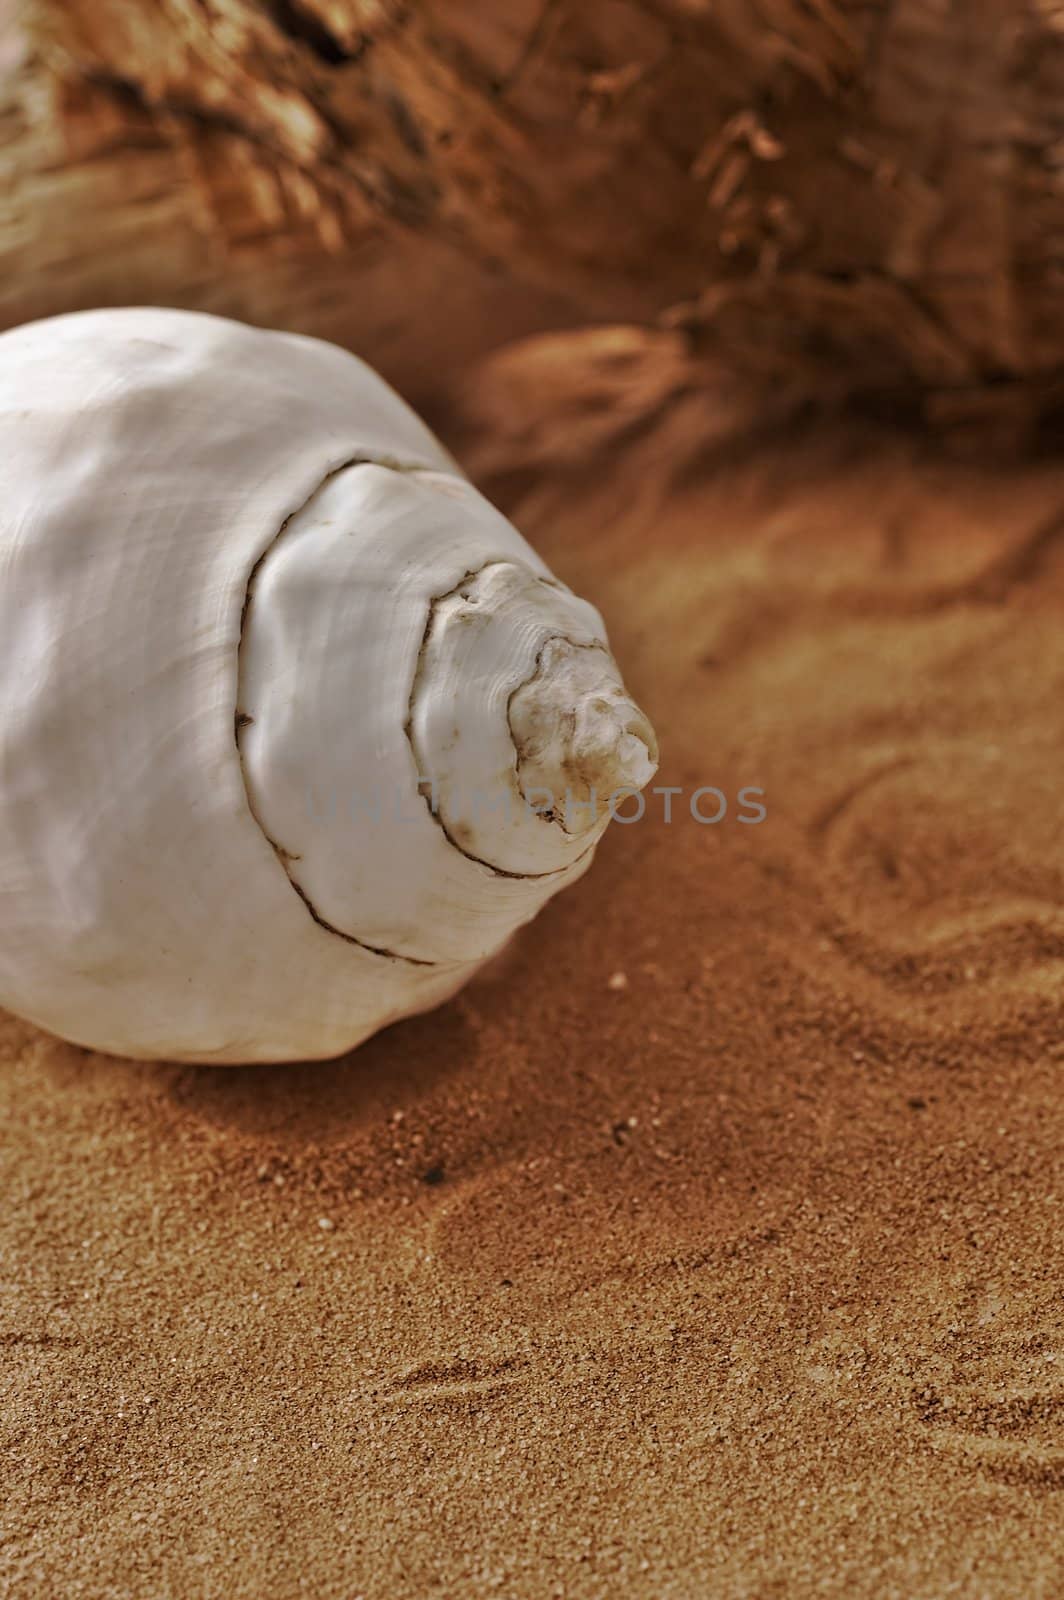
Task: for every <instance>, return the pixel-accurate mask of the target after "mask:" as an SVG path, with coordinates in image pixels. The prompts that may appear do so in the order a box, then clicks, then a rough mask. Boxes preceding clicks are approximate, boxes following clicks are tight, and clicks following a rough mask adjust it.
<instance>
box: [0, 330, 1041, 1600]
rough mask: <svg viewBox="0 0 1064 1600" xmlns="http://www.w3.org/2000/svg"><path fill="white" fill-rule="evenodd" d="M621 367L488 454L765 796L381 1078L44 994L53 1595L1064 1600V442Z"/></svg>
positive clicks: (530, 364)
mask: <svg viewBox="0 0 1064 1600" xmlns="http://www.w3.org/2000/svg"><path fill="white" fill-rule="evenodd" d="M544 352H545V353H544ZM586 357H587V365H588V367H589V369H590V370H591V371H592V372H593V374H595V375H596V376H595V382H594V383H592V384H590V386H589V385H587V384H583V385H581V384H576V383H574V385H573V393H572V394H571V395H567V394H566V392H565V381H567V380H565V379H564V378H563V377H562V376H558V374H557V373H555V377H556V378H557V383H556V385H555V387H556V389H557V394H556V396H555V399H554V402H553V404H554V408H555V409H554V411H553V412H551V413H550V414H549V415H548V411H547V410H545V409H544V407H545V404H546V403H545V401H544V399H543V395H544V392H545V389H544V385H546V389H547V390H549V389H550V388H551V383H552V381H553V380H552V379H551V372H552V362H555V363H556V362H557V359H558V352H557V351H554V352H553V353H552V349H551V346H550V344H549V342H548V344H547V345H546V346H545V347H542V348H539V349H538V350H537V351H535V352H533V353H532V355H531V356H530V357H528V358H527V360H526V361H525V364H524V366H522V365H521V362H520V361H511V363H510V365H509V366H508V365H507V363H506V362H505V361H504V362H502V363H501V364H497V365H496V366H495V367H494V368H492V369H489V371H488V372H487V373H486V374H485V375H484V378H483V380H482V384H481V386H480V388H479V389H478V390H477V391H476V395H475V400H476V405H479V406H480V407H481V411H482V412H483V411H485V410H486V411H487V412H490V413H492V414H493V415H494V416H495V419H496V425H495V427H494V429H493V431H492V433H491V435H490V437H488V436H484V437H480V438H479V439H478V437H477V434H476V429H475V425H474V428H473V431H472V432H470V431H469V430H468V429H467V430H466V432H465V433H463V434H461V435H459V434H458V433H456V434H455V437H456V438H457V439H458V440H459V447H460V448H461V449H462V450H463V452H464V454H465V456H466V459H467V460H469V461H470V462H471V463H472V465H473V467H474V469H475V470H477V471H478V472H479V473H480V474H481V476H482V481H484V483H485V485H486V487H487V489H488V491H489V492H491V493H492V494H493V495H494V496H495V497H496V498H497V499H499V500H500V502H501V503H503V504H504V505H505V506H506V508H507V509H508V510H510V511H511V513H512V514H514V515H515V516H516V517H517V518H519V520H520V522H521V524H522V526H523V528H524V529H525V530H526V531H527V532H528V533H529V535H530V536H531V537H532V538H533V539H534V540H535V542H536V543H537V545H538V546H539V548H540V549H541V550H542V551H543V553H544V554H545V556H546V557H547V558H548V560H550V561H551V563H552V564H553V565H554V566H555V568H556V570H557V571H558V572H559V573H560V574H561V575H562V576H563V577H565V578H566V579H567V580H568V581H569V582H570V583H571V584H572V585H573V586H574V587H576V588H578V589H580V590H581V591H583V592H585V593H587V594H588V595H589V596H590V597H591V598H592V599H594V600H595V601H596V602H597V603H598V604H599V605H600V606H601V607H602V608H603V610H604V611H605V613H606V615H607V616H608V618H609V619H610V622H611V635H612V638H613V642H614V645H615V648H616V651H617V654H618V656H619V657H620V659H621V660H622V662H623V663H624V665H625V668H626V675H627V677H628V680H629V682H630V684H631V686H632V688H633V690H634V691H635V693H636V694H637V696H638V698H640V700H641V701H642V702H643V703H644V704H645V706H646V707H647V709H648V711H649V712H650V713H651V714H652V716H653V717H654V720H655V722H656V723H657V726H658V729H659V731H660V734H661V739H662V746H663V752H664V764H663V770H662V774H661V777H660V779H659V781H660V782H661V783H668V784H672V785H677V786H680V787H682V788H683V789H684V791H685V799H686V796H689V794H690V792H691V790H692V789H694V788H697V787H698V786H700V785H714V786H716V787H718V788H720V789H721V790H723V791H724V792H725V794H726V795H727V796H728V797H729V799H730V801H731V805H730V809H729V815H728V816H727V818H725V819H724V820H723V821H722V822H721V823H720V824H718V825H716V826H709V825H700V824H698V823H696V822H694V821H693V820H692V818H691V816H690V812H689V810H685V803H684V802H683V801H681V802H674V805H675V811H674V816H673V821H672V822H671V823H670V824H666V823H665V822H664V820H663V817H662V812H661V801H660V800H655V801H654V803H653V806H652V807H651V808H650V809H649V810H648V815H647V817H646V818H645V819H644V820H643V821H642V822H640V823H639V824H635V825H631V826H628V827H616V828H614V829H612V830H611V833H610V835H609V836H608V838H607V840H606V841H605V843H604V845H603V846H602V848H601V851H600V856H599V860H598V861H597V863H596V865H595V868H594V870H593V871H592V873H591V874H590V875H589V876H588V877H587V878H585V879H584V880H583V882H582V883H581V884H580V885H578V886H577V887H576V888H574V889H573V890H571V891H570V892H568V893H567V894H566V895H564V896H562V897H561V898H560V899H559V900H558V901H556V902H555V903H554V904H553V905H551V906H550V907H549V908H548V910H547V911H546V912H545V913H544V914H543V916H542V917H541V918H540V919H539V920H538V921H537V922H536V924H535V925H534V926H533V927H532V928H531V929H529V930H528V931H527V932H526V933H525V934H524V935H523V936H522V937H521V938H520V939H519V940H518V941H517V942H516V943H515V945H514V946H512V947H511V949H510V950H509V951H508V952H507V953H506V954H505V955H504V956H503V957H502V958H500V960H499V961H498V962H497V963H496V964H495V966H494V967H493V968H492V969H491V970H490V971H489V972H487V973H486V974H485V975H484V977H483V978H482V979H481V980H480V981H478V982H477V983H476V984H475V985H474V986H472V987H471V988H469V989H468V990H466V991H465V992H464V993H463V994H462V995H461V996H460V997H459V998H458V999H457V1000H456V1001H455V1002H454V1003H453V1004H451V1005H450V1006H448V1007H447V1008H445V1009H444V1010H442V1011H440V1012H438V1013H436V1014H434V1015H432V1016H428V1017H424V1018H420V1019H418V1020H415V1021H412V1022H409V1023H406V1024H403V1025H401V1026H398V1027H395V1028H393V1029H391V1030H390V1031H389V1032H387V1033H386V1034H384V1035H382V1036H380V1037H378V1038H377V1039H375V1040H374V1041H372V1042H371V1043H369V1044H368V1045H367V1046H366V1047H364V1048H363V1049H362V1050H360V1051H359V1052H357V1053H356V1054H355V1055H354V1056H352V1057H351V1058H349V1059H346V1060H343V1061H339V1062H335V1063H330V1064H326V1065H322V1066H307V1065H302V1066H300V1065H294V1066H291V1067H277V1068H247V1069H245V1068H236V1069H190V1068H179V1067H174V1066H172V1065H160V1064H146V1065H136V1064H130V1063H121V1062H115V1061H112V1060H108V1059H105V1058H102V1057H96V1056H91V1055H89V1054H87V1053H85V1052H83V1051H81V1050H78V1049H75V1048H73V1047H71V1046H68V1045H65V1044H61V1043H58V1042H55V1041H54V1040H51V1039H49V1038H46V1037H43V1036H42V1035H39V1034H37V1033H35V1032H34V1031H33V1030H32V1029H31V1028H29V1027H28V1026H26V1025H23V1024H21V1023H19V1022H17V1021H15V1020H6V1021H4V1022H3V1024H2V1032H0V1054H2V1063H0V1093H2V1097H3V1100H2V1104H3V1119H4V1128H5V1135H4V1139H3V1166H4V1176H3V1193H4V1196H5V1201H6V1203H5V1206H4V1209H3V1215H2V1218H0V1248H2V1254H3V1273H2V1277H3V1298H2V1303H0V1345H2V1371H3V1413H2V1414H3V1426H4V1440H5V1445H6V1448H7V1450H8V1451H9V1452H10V1458H11V1466H10V1468H9V1470H8V1472H7V1475H6V1489H5V1504H4V1508H3V1512H2V1524H3V1544H2V1549H0V1574H2V1580H0V1588H2V1593H3V1594H4V1595H9V1594H10V1595H12V1596H15V1595H18V1596H20V1597H21V1596H34V1597H35V1596H42V1597H43V1596H48V1597H52V1596H70V1597H74V1596H93V1597H97V1596H99V1597H103V1596H107V1597H110V1596H115V1597H119V1596H136V1597H137V1600H146V1597H156V1596H158V1597H162V1596H167V1597H169V1596H175V1597H176V1596H182V1597H183V1596H212V1597H213V1596H219V1597H222V1596H224V1597H226V1600H230V1597H234V1600H235V1597H245V1596H247V1597H254V1600H284V1597H288V1596H313V1597H314V1600H356V1597H359V1596H361V1597H364V1600H407V1597H409V1600H430V1597H437V1596H438V1597H456V1600H460V1597H461V1600H464V1597H480V1596H492V1597H494V1596H502V1597H509V1596H512V1597H515V1600H518V1597H519V1600H549V1597H565V1600H590V1597H600V1596H601V1597H606V1596H609V1597H614V1596H634V1597H638V1600H644V1597H645V1600H652V1597H653V1600H658V1597H661V1600H666V1597H669V1600H677V1597H682V1600H704V1597H732V1596H735V1597H739V1596H743V1597H750V1600H754V1597H756V1600H769V1597H777V1596H778V1597H788V1600H790V1597H794V1596H796V1597H802V1596H806V1595H818V1596H823V1595H827V1596H839V1597H843V1596H845V1597H848V1600H849V1597H854V1600H861V1597H865V1596H867V1597H869V1600H873V1597H874V1600H889V1597H895V1596H896V1597H899V1600H921V1597H927V1600H942V1597H946V1596H964V1597H966V1600H968V1597H970V1600H984V1597H986V1600H997V1597H1001V1600H1006V1597H1007V1600H1017V1597H1023V1600H1036V1597H1050V1596H1056V1595H1059V1594H1060V1593H1061V1592H1062V1584H1064V1578H1062V1575H1061V1574H1062V1557H1064V1524H1062V1516H1061V1503H1062V1496H1061V1490H1062V1489H1064V1439H1062V1430H1061V1419H1062V1415H1064V1371H1062V1363H1064V1353H1062V1351H1061V1321H1062V1315H1061V1308H1062V1304H1064V1301H1062V1295H1061V1290H1062V1278H1064V1274H1062V1267H1061V1235H1062V1228H1061V1220H1062V1215H1064V1172H1062V1162H1061V1144H1062V1140H1061V1131H1062V1122H1061V1113H1060V1073H1061V1066H1062V1057H1064V1042H1062V1027H1061V998H1062V992H1064V991H1062V979H1064V858H1062V851H1061V824H1062V820H1064V818H1062V811H1064V802H1062V795H1064V754H1062V748H1061V722H1062V707H1064V647H1062V631H1061V630H1062V622H1064V535H1061V534H1060V528H1061V525H1062V524H1061V521H1060V520H1059V519H1061V517H1062V514H1064V468H1061V467H1060V466H1050V465H1046V466H1042V467H1036V468H1030V469H1028V470H1027V471H1025V472H1023V473H1019V472H1016V473H1012V474H1009V475H1007V476H1006V475H1002V474H998V475H991V474H989V473H987V472H985V471H983V470H982V469H981V468H980V467H979V466H978V465H977V464H957V463H953V464H951V463H946V462H942V461H939V460H936V459H935V458H934V457H933V456H931V455H930V454H927V453H925V452H922V451H921V450H919V449H918V448H914V447H912V446H910V445H908V444H906V443H904V442H902V441H901V440H900V439H897V440H894V439H886V440H876V439H874V438H872V437H871V436H866V435H864V434H862V433H861V432H860V431H858V430H856V429H854V430H853V431H852V432H851V431H847V432H846V433H845V434H839V433H836V434H835V435H834V436H833V437H831V438H829V439H819V438H817V437H816V436H812V437H809V438H797V437H795V436H791V437H789V438H783V439H772V438H771V437H768V438H760V439H758V440H757V441H756V442H750V441H747V442H743V441H742V440H735V439H731V440H729V439H728V438H727V437H726V435H727V431H728V430H727V427H726V426H725V425H724V424H723V423H722V421H721V418H720V416H719V415H717V416H715V415H714V414H713V412H712V408H711V407H710V406H709V402H708V401H706V400H705V399H696V398H694V397H692V396H690V395H685V393H684V383H683V379H682V375H678V373H677V372H676V371H672V372H671V375H670V369H669V368H668V361H669V359H671V358H669V357H668V355H667V352H665V353H663V352H662V350H661V349H654V348H653V347H652V345H648V346H647V347H646V349H643V347H642V346H641V344H640V342H639V341H638V340H633V341H632V342H631V344H630V346H627V345H626V344H625V342H624V340H623V339H622V338H620V336H617V337H616V338H615V339H614V342H613V343H612V344H611V342H610V339H609V338H603V339H602V340H601V341H600V342H599V344H598V345H597V346H596V345H595V344H594V342H592V344H591V346H589V350H588V352H586ZM568 370H569V368H568V367H567V368H566V371H568ZM545 374H546V377H545V376H544V375H545ZM600 380H601V381H600ZM648 395H649V396H650V397H651V400H652V402H653V403H650V401H648ZM537 408H539V409H537ZM475 411H476V406H474V408H473V412H472V413H470V414H475ZM511 419H512V420H511ZM445 420H446V419H445ZM452 420H453V419H452ZM714 441H716V442H714ZM1055 519H1058V520H1055ZM744 786H756V787H759V788H761V789H763V790H764V796H765V799H764V803H765V806H766V808H767V817H766V819H765V821H764V822H763V823H761V824H759V825H750V824H742V823H740V822H739V821H738V820H737V818H736V816H735V796H737V794H738V791H739V789H740V788H742V787H744ZM706 810H707V811H709V813H710V814H712V802H711V801H710V802H706Z"/></svg>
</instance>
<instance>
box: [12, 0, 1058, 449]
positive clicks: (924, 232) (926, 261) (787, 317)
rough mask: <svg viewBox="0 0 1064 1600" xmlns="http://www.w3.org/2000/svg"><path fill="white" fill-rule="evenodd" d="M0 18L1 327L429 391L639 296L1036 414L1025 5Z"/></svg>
mask: <svg viewBox="0 0 1064 1600" xmlns="http://www.w3.org/2000/svg"><path fill="white" fill-rule="evenodd" d="M3 3H4V0H0V6H2V4H3ZM6 4H7V7H8V13H9V14H8V20H7V23H6V25H5V27H4V29H3V35H2V41H3V42H2V44H0V80H2V87H0V140H2V147H3V154H2V158H0V159H2V162H3V184H2V190H0V269H2V287H0V316H2V318H3V320H5V321H7V322H11V321H15V320H18V319H20V318H23V317H25V316H27V315H37V314H41V313H43V312H48V311H52V310H55V309H57V308H59V307H62V306H66V305H71V304H84V303H89V302H97V303H98V302H101V301H103V302H109V301H115V300H130V299H146V298H150V299H156V300H164V301H169V302H175V303H188V304H197V305H203V306H207V307H211V308H215V309H220V310H226V311H229V312H233V313H236V314H239V315H242V316H246V317H249V318H251V319H252V320H259V321H269V322H273V323H278V324H288V325H293V326H299V327H302V328H307V329H309V330H310V331H315V332H322V333H326V334H328V335H329V336H331V337H334V338H340V339H343V340H344V341H345V342H347V343H351V344H355V345H357V346H359V347H360V348H362V349H363V350H365V351H366V353H367V354H369V355H370V356H371V357H373V358H374V359H376V360H378V361H380V362H382V364H383V365H384V366H385V367H386V369H389V370H391V371H392V372H393V374H401V375H406V376H408V377H409V376H414V377H415V380H416V381H420V383H421V384H422V385H423V386H424V384H425V383H426V382H427V380H428V378H429V377H430V376H431V373H432V371H433V370H439V369H440V368H441V367H445V366H449V365H452V364H453V363H455V362H458V361H462V360H464V359H466V358H468V357H470V356H472V355H475V354H478V353H480V352H481V351H483V350H484V349H486V348H489V347H491V346H492V345H493V344H495V343H497V342H498V341H499V339H500V338H502V337H503V336H504V335H509V334H512V333H514V332H522V331H527V330H528V329H531V328H535V327H543V326H547V325H554V326H559V325H565V324H566V323H568V322H576V321H586V320H588V319H594V320H604V319H605V320H611V319H628V318H631V319H635V320H651V319H654V318H663V319H664V320H665V321H666V323H667V324H669V325H672V326H674V327H677V328H680V329H682V330H684V331H685V332H686V333H687V334H688V335H689V337H690V339H691V341H692V343H693V344H694V345H695V346H696V347H698V348H699V349H704V350H706V351H708V352H711V353H712V354H713V355H714V357H715V358H719V357H724V358H726V359H727V360H728V361H730V362H731V363H732V364H733V365H734V367H735V369H736V370H737V371H740V372H742V373H744V374H746V375H754V376H755V377H759V378H762V377H763V378H764V379H766V380H767V381H769V382H770V383H771V384H772V385H773V386H775V387H777V388H778V387H779V385H780V384H781V383H782V384H783V385H785V386H787V387H788V388H789V389H791V390H793V392H794V393H795V395H796V396H802V395H808V394H812V395H819V396H822V397H826V398H829V399H831V398H848V397H850V396H851V395H853V394H854V393H866V394H871V395H874V396H876V397H878V398H879V400H880V401H881V402H882V403H887V404H895V403H896V404H897V405H899V406H901V405H907V404H908V403H909V402H910V401H911V400H912V399H913V398H914V397H915V396H917V395H919V396H922V397H923V403H924V404H925V406H926V407H927V409H928V410H929V411H930V412H931V414H932V415H934V416H936V417H939V418H941V419H944V420H951V419H955V418H957V417H958V416H961V417H963V416H964V415H966V414H968V413H970V414H971V415H972V416H973V417H975V418H978V417H980V416H981V415H983V414H987V415H997V416H1000V417H1002V418H1005V419H1006V421H1007V422H1008V423H1009V424H1010V425H1019V426H1022V425H1023V424H1024V423H1026V422H1028V421H1030V420H1031V419H1033V418H1034V417H1036V416H1037V415H1038V414H1040V413H1043V412H1045V411H1046V410H1048V409H1051V408H1052V407H1053V406H1054V405H1056V404H1057V402H1058V400H1059V397H1060V392H1061V387H1062V383H1061V374H1062V370H1064V315H1061V310H1062V296H1061V283H1062V254H1061V252H1062V243H1064V196H1062V179H1061V172H1062V163H1061V155H1060V152H1061V150H1062V149H1064V27H1062V25H1061V20H1060V16H1059V14H1058V8H1057V7H1056V6H1055V5H1053V4H1050V0H1037V3H1035V4H1032V5H1031V6H1029V7H1022V8H1021V7H1017V6H1016V5H1015V4H1014V3H1012V0H959V3H955V4H952V5H949V6H945V5H940V4H937V3H934V0H893V3H891V0H756V3H753V0H714V3H713V4H710V3H709V0H505V3H501V0H463V3H461V4H456V3H455V0H410V3H400V0H258V3H255V0H31V3H30V4H29V5H28V6H27V7H25V8H24V9H23V10H22V12H21V13H20V16H19V18H18V19H16V18H15V16H14V11H13V4H12V0H6ZM417 374H420V379H417V376H416V375H417Z"/></svg>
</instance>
